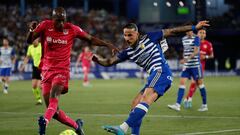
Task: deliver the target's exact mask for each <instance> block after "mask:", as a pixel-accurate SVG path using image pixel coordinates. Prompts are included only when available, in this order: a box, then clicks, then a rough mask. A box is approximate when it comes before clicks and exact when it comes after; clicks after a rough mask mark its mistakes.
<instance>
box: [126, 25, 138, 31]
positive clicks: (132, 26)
mask: <svg viewBox="0 0 240 135" xmlns="http://www.w3.org/2000/svg"><path fill="white" fill-rule="evenodd" d="M125 28H127V29H134V30H135V31H137V32H138V27H137V25H136V24H135V23H128V24H126V25H125V26H124V27H123V29H125Z"/></svg>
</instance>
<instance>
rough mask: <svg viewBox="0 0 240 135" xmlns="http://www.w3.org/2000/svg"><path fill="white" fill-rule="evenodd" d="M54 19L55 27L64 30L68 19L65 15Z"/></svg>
mask: <svg viewBox="0 0 240 135" xmlns="http://www.w3.org/2000/svg"><path fill="white" fill-rule="evenodd" d="M53 20H54V27H55V28H57V29H58V30H62V29H63V27H64V23H65V21H66V19H65V18H64V17H55V18H54V19H53Z"/></svg>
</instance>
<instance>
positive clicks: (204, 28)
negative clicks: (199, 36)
mask: <svg viewBox="0 0 240 135" xmlns="http://www.w3.org/2000/svg"><path fill="white" fill-rule="evenodd" d="M199 30H205V31H207V28H206V27H202V28H201V29H199Z"/></svg>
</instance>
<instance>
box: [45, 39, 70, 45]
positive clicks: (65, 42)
mask: <svg viewBox="0 0 240 135" xmlns="http://www.w3.org/2000/svg"><path fill="white" fill-rule="evenodd" d="M46 40H47V42H48V43H50V44H51V43H54V44H63V45H66V44H67V40H62V39H54V38H52V37H47V38H46Z"/></svg>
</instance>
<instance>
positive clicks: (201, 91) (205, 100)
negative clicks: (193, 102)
mask: <svg viewBox="0 0 240 135" xmlns="http://www.w3.org/2000/svg"><path fill="white" fill-rule="evenodd" d="M199 89H200V93H201V96H202V102H203V104H204V105H206V104H207V92H206V89H205V86H204V85H203V84H202V85H199Z"/></svg>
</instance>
